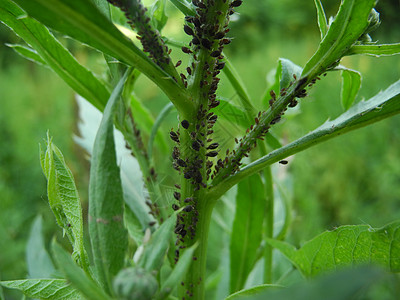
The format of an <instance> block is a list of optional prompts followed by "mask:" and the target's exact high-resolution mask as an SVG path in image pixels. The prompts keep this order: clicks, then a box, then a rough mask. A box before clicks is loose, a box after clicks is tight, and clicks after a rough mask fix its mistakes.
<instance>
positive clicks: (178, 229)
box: [174, 224, 185, 234]
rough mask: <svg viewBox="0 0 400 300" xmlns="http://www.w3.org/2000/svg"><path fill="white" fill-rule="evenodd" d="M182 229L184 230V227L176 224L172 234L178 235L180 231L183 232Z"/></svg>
mask: <svg viewBox="0 0 400 300" xmlns="http://www.w3.org/2000/svg"><path fill="white" fill-rule="evenodd" d="M184 228H185V225H183V224H178V225H177V226H176V227H175V230H174V233H176V234H178V233H180V232H181V231H182V230H184Z"/></svg>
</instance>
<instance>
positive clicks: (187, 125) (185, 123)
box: [181, 120, 190, 129]
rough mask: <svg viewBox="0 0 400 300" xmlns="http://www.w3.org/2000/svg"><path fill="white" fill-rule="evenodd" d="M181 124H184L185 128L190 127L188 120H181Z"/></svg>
mask: <svg viewBox="0 0 400 300" xmlns="http://www.w3.org/2000/svg"><path fill="white" fill-rule="evenodd" d="M181 124H182V127H183V128H185V129H188V128H189V125H190V124H189V121H188V120H183V121H182V122H181Z"/></svg>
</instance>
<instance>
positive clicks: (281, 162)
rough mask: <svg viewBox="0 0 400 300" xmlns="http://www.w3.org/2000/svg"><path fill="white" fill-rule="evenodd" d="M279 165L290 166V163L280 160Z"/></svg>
mask: <svg viewBox="0 0 400 300" xmlns="http://www.w3.org/2000/svg"><path fill="white" fill-rule="evenodd" d="M279 163H280V164H281V165H287V164H288V161H287V160H280V161H279Z"/></svg>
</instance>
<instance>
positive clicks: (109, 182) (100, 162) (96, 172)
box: [89, 71, 129, 294]
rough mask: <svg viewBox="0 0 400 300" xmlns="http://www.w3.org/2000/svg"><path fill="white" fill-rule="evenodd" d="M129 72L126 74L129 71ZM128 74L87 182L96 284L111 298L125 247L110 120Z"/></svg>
mask: <svg viewBox="0 0 400 300" xmlns="http://www.w3.org/2000/svg"><path fill="white" fill-rule="evenodd" d="M128 72H129V71H128ZM128 72H126V73H125V75H124V76H123V78H121V80H120V82H119V83H118V85H117V86H116V87H115V89H114V91H113V93H112V94H111V97H110V99H109V101H108V103H107V106H106V108H105V110H104V115H103V118H102V120H101V123H100V127H99V130H98V131H97V135H96V139H95V142H94V147H93V156H92V159H91V167H90V182H89V231H90V240H91V243H92V250H93V262H94V265H95V269H96V274H97V276H98V280H99V282H100V283H101V285H102V286H103V288H104V289H105V290H106V291H107V293H109V294H110V291H111V285H110V282H111V277H112V276H114V275H116V274H117V273H118V271H119V270H120V269H121V268H122V267H123V264H124V261H125V252H126V249H127V246H128V236H127V231H126V229H125V227H124V224H123V216H124V198H123V192H122V186H121V178H120V169H119V167H118V165H117V161H116V153H115V144H114V133H113V117H114V115H115V110H116V107H117V104H118V101H121V97H120V96H121V93H122V89H123V85H124V82H125V80H126V78H127V74H128Z"/></svg>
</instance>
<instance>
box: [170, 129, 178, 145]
mask: <svg viewBox="0 0 400 300" xmlns="http://www.w3.org/2000/svg"><path fill="white" fill-rule="evenodd" d="M169 136H170V138H171V139H172V140H173V141H174V142H177V143H179V137H178V134H177V133H176V132H174V131H171V132H170V133H169Z"/></svg>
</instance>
